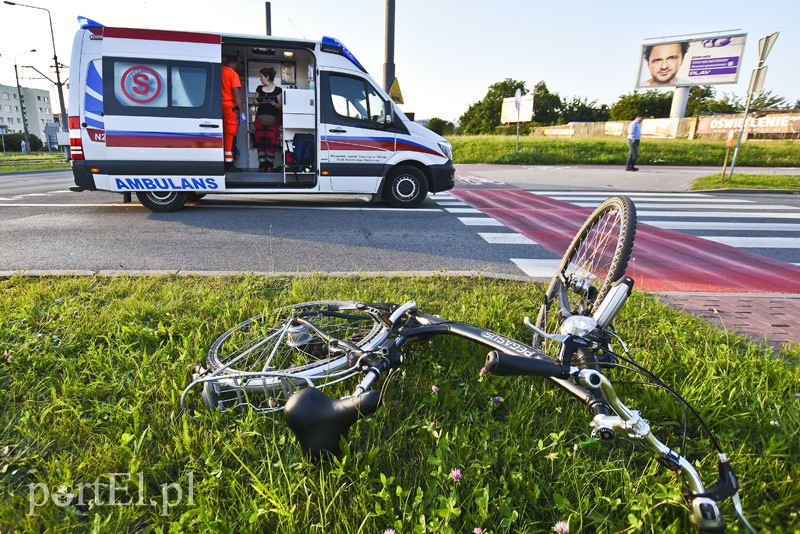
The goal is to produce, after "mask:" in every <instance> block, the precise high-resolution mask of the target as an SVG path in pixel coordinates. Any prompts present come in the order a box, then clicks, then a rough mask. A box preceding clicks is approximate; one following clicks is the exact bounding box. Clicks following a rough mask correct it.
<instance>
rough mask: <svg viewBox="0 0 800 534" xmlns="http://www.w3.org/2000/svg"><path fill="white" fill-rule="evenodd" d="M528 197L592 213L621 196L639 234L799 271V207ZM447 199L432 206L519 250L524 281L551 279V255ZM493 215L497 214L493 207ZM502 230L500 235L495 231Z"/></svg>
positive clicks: (549, 194) (656, 198) (580, 195)
mask: <svg viewBox="0 0 800 534" xmlns="http://www.w3.org/2000/svg"><path fill="white" fill-rule="evenodd" d="M528 193H531V194H533V195H537V196H540V197H546V198H548V199H553V200H556V201H561V202H567V203H569V204H572V205H574V206H577V207H580V208H585V209H594V208H595V207H596V206H597V205H599V204H600V203H601V202H602V201H603V200H605V199H606V198H608V197H609V196H612V195H626V196H628V197H630V198H631V200H633V202H634V204H635V205H636V211H637V219H638V222H639V225H640V231H641V229H642V228H646V226H644V225H647V226H649V227H652V228H650V230H653V231H659V230H664V231H673V232H679V233H682V234H688V235H691V236H694V237H696V238H700V239H703V240H707V241H712V242H715V243H719V244H721V245H727V246H730V247H734V248H737V249H741V250H745V251H748V252H751V253H755V254H758V255H761V256H765V257H767V258H770V259H772V260H777V261H780V262H785V263H790V264H794V265H800V207H797V206H791V205H788V204H786V205H784V204H780V203H770V204H765V203H758V202H754V201H751V200H747V199H742V198H725V197H720V196H718V195H713V194H708V193H700V192H698V193H656V192H646V193H643V192H618V191H614V192H608V191H567V190H540V191H537V190H533V191H528ZM458 194H459V193H458V191H453V192H451V194H437V195H436V196H435V197H433V200H434V201H435V202H437V204H438V205H439V207H440V208H442V209H444V210H446V211H447V212H449V213H452V214H453V215H455V216H456V217H458V219H459V220H460V221H461V222H462V223H463V224H464V225H465V226H469V227H471V228H473V229H475V231H476V232H477V234H478V235H479V236H480V237H481V238H482V239H483V240H484V241H486V243H487V244H489V245H492V244H503V245H520V253H519V255H518V257H512V258H509V260H510V261H511V262H513V263H514V264H515V265H517V267H518V268H519V269H520V270H522V271H523V272H525V273H526V274H527V275H529V276H532V277H536V278H547V277H549V276H552V273H553V272H554V270H555V269H556V268H557V267H558V263H559V256H558V254H556V253H555V252H554V251H553V253H548V251H544V252H542V250H541V248H539V249H538V251H537V252H536V255H535V256H536V257H530V256H531V251H533V250H536V249H533V248H532V247H531V246H530V245H532V244H533V245H535V244H536V242H535V241H534V240H533V239H531V238H530V237H529V236H525V235H522V234H521V233H518V232H515V231H514V230H513V229H511V228H508V227H507V226H506V225H505V224H503V223H502V222H501V221H499V220H497V219H495V218H494V217H492V216H491V210H486V211H489V214H487V213H484V212H482V211H481V210H479V209H477V208H475V207H473V206H472V205H470V204H469V203H467V202H466V201H465V200H462V199H461V198H459V197H458ZM498 209H502V208H501V207H498ZM501 227H503V228H505V231H502V230H501V229H500V228H501Z"/></svg>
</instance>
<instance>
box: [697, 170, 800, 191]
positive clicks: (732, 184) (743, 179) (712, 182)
mask: <svg viewBox="0 0 800 534" xmlns="http://www.w3.org/2000/svg"><path fill="white" fill-rule="evenodd" d="M691 189H692V190H698V189H782V190H794V191H800V175H796V174H793V175H789V174H785V175H782V174H736V173H734V174H733V178H732V179H728V173H726V174H725V176H724V177H723V176H722V173H717V174H710V175H708V176H701V177H700V178H698V179H697V180H695V182H694V183H693V184H692V187H691Z"/></svg>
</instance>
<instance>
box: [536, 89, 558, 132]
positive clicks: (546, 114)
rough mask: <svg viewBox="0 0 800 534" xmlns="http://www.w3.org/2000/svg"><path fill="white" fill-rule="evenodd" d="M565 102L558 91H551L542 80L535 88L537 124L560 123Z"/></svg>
mask: <svg viewBox="0 0 800 534" xmlns="http://www.w3.org/2000/svg"><path fill="white" fill-rule="evenodd" d="M562 106H563V103H562V102H561V97H560V96H558V93H551V92H550V91H549V90H548V89H547V84H546V83H544V81H541V82H539V83H537V84H536V86H535V87H534V88H533V121H534V122H535V123H537V124H543V125H550V124H558V121H559V118H560V117H561V108H562Z"/></svg>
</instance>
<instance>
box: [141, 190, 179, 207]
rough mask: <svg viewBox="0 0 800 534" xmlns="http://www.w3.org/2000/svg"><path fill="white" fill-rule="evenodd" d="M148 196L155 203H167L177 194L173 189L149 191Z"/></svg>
mask: <svg viewBox="0 0 800 534" xmlns="http://www.w3.org/2000/svg"><path fill="white" fill-rule="evenodd" d="M147 194H148V196H149V197H150V199H151V200H152V201H153V202H154V203H156V204H169V203H170V202H172V201H174V200H175V197H176V195H177V194H178V193H177V192H175V191H149V192H148V193H147Z"/></svg>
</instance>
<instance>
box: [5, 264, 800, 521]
mask: <svg viewBox="0 0 800 534" xmlns="http://www.w3.org/2000/svg"><path fill="white" fill-rule="evenodd" d="M541 291H542V288H541V286H539V285H536V284H530V283H524V282H519V281H501V280H490V279H482V278H458V277H448V276H445V275H442V276H441V277H436V278H371V277H367V278H363V277H358V276H352V277H343V278H329V277H323V276H318V277H310V278H304V277H298V278H288V277H286V278H260V277H240V278H239V277H236V278H200V277H189V278H181V277H168V276H164V277H142V278H137V277H116V278H104V277H75V278H72V277H60V278H57V277H53V278H41V279H34V278H25V277H13V278H9V279H3V280H0V356H2V359H0V406H2V410H0V487H2V492H0V530H2V531H4V532H5V531H14V532H16V531H19V532H41V531H50V532H75V531H98V532H124V531H146V532H154V531H158V532H161V531H167V530H169V531H174V532H208V531H220V532H298V533H306V532H337V533H338V532H346V533H349V532H367V533H381V532H383V531H384V530H385V529H387V528H394V529H395V530H396V531H397V532H401V533H406V532H459V533H460V532H472V530H473V529H474V528H475V527H481V528H483V529H484V532H492V533H499V532H549V531H551V530H552V527H553V525H554V524H555V523H556V522H557V521H560V520H564V521H568V522H569V524H570V530H571V532H573V533H574V532H616V531H622V530H625V529H629V528H630V527H635V529H634V528H630V530H628V532H632V531H634V530H635V531H636V532H673V533H682V532H687V531H688V530H689V524H688V521H687V515H686V511H685V509H684V508H685V505H684V504H683V500H682V497H681V496H680V481H679V480H678V479H676V478H674V477H673V476H671V475H670V474H669V473H668V472H666V471H665V470H664V469H663V468H661V467H660V466H659V465H658V463H657V462H655V461H654V460H653V459H652V458H651V457H650V456H649V455H648V454H647V453H645V452H643V451H642V449H640V448H638V447H637V446H636V445H635V444H632V443H629V442H627V441H624V440H620V441H619V442H618V443H617V444H616V446H614V447H606V446H601V445H598V444H593V443H592V442H590V441H589V440H588V434H589V432H590V427H589V418H588V417H587V414H586V410H585V408H584V407H583V406H581V405H580V404H579V403H578V402H576V401H574V400H573V399H571V398H569V397H568V396H567V395H566V394H565V393H564V392H562V391H561V390H559V389H557V388H555V387H553V386H552V385H550V384H549V383H548V382H546V381H543V380H538V379H527V378H506V377H488V378H483V379H481V376H480V373H479V369H480V367H481V365H482V362H483V359H484V357H485V350H484V349H481V348H480V347H477V346H475V345H471V344H468V343H466V342H463V341H461V340H455V339H449V338H436V339H435V340H434V341H433V342H432V343H420V344H418V345H415V346H414V347H413V348H412V350H410V351H408V352H407V354H406V365H405V366H404V367H403V369H402V372H399V373H395V374H394V375H392V376H391V377H390V378H389V379H388V381H387V383H386V387H385V395H384V405H383V407H382V408H381V409H380V410H379V411H378V413H377V414H376V415H374V416H373V417H371V418H369V419H366V420H364V421H361V422H359V423H358V424H357V425H355V427H354V428H353V429H352V430H351V433H350V436H349V440H348V441H347V443H346V444H345V449H346V451H347V454H346V455H345V456H344V457H343V458H341V459H339V460H336V461H331V462H328V463H324V464H322V465H316V464H313V463H310V462H308V461H306V460H305V459H304V458H303V457H302V456H301V454H300V453H299V451H298V448H297V447H296V445H295V443H294V440H293V438H292V437H291V436H290V433H289V431H288V430H287V428H286V427H285V426H284V424H283V421H282V417H281V415H280V414H278V415H273V416H259V415H255V414H253V413H243V414H240V416H238V417H234V416H233V415H230V414H218V413H210V412H208V411H206V410H205V409H203V408H199V409H198V410H197V412H196V413H195V414H194V415H195V416H196V419H192V418H190V417H189V416H187V415H185V414H183V413H181V412H180V410H179V407H178V401H179V396H180V394H181V391H182V390H183V388H184V387H185V386H186V385H187V384H188V382H189V379H190V377H189V371H188V370H187V366H188V365H189V364H191V363H193V362H198V361H202V360H203V359H204V354H205V351H206V350H207V348H208V346H209V345H210V344H211V342H212V341H213V340H214V339H215V338H216V337H217V336H218V335H220V334H221V333H222V332H224V331H225V330H226V329H227V328H228V327H230V326H232V325H234V324H236V323H237V322H238V321H240V320H242V319H244V318H247V317H249V316H251V315H254V314H256V313H258V312H259V311H261V310H263V309H265V308H272V307H275V306H279V305H284V304H287V303H292V302H298V301H308V300H314V299H320V298H330V299H336V298H339V299H361V300H367V301H387V300H388V301H395V302H402V301H405V300H406V299H409V298H414V299H416V300H417V302H418V303H419V304H420V307H421V308H423V309H425V310H426V311H429V312H432V313H439V314H442V315H443V316H446V317H449V318H452V319H457V320H465V321H469V322H474V323H478V324H481V325H484V326H489V327H491V328H492V329H494V330H496V331H498V332H500V333H503V334H506V335H509V336H512V337H518V338H519V339H523V340H525V339H529V338H530V332H529V331H528V330H527V329H526V328H525V327H524V326H523V325H522V317H523V316H524V315H526V314H530V313H531V312H532V310H534V309H535V307H536V304H537V302H538V301H539V299H540V298H541ZM617 326H618V328H619V330H620V331H621V333H622V335H623V337H624V338H625V339H626V340H628V342H629V343H630V347H631V349H632V353H633V355H634V356H635V357H636V358H637V359H638V360H639V361H640V362H641V363H642V364H644V365H645V366H647V367H650V368H652V369H653V370H654V371H655V372H656V373H658V374H660V375H662V376H663V377H664V379H665V380H666V381H667V382H668V383H670V384H674V385H675V386H676V387H677V388H678V389H679V390H680V391H681V392H682V393H683V394H684V395H685V396H686V397H688V398H689V399H690V400H691V401H692V402H693V403H694V405H695V406H696V407H697V408H698V409H699V410H700V412H701V413H702V414H703V415H705V416H706V417H707V418H708V421H709V422H710V424H711V427H712V428H713V430H714V431H715V432H716V433H717V436H718V438H719V439H720V440H721V442H722V444H723V447H724V449H725V450H726V451H727V452H728V455H729V457H730V458H731V461H732V464H733V466H734V468H735V469H736V471H737V474H738V475H739V478H740V480H741V482H742V497H743V502H744V506H745V510H746V512H747V513H748V516H749V518H750V520H751V522H753V523H754V524H755V526H756V527H757V528H759V529H762V530H763V531H773V532H792V531H796V530H797V529H798V528H800V519H798V517H797V512H798V509H800V485H798V484H797V480H799V479H800V472H799V471H798V466H799V465H800V408H799V407H798V404H799V403H800V399H798V398H797V396H796V393H798V392H800V371H799V370H798V366H797V363H798V360H800V350H799V349H798V347H786V349H785V350H784V351H783V352H782V354H781V355H780V356H778V355H776V354H774V353H773V352H772V351H771V350H770V349H765V348H764V347H762V346H760V345H757V344H754V343H752V342H750V341H749V340H748V339H747V338H744V337H740V336H738V335H733V334H731V333H726V332H723V331H720V330H716V329H713V328H711V327H710V326H709V325H708V324H707V323H705V322H704V321H702V320H701V319H700V318H698V317H695V316H691V315H688V314H684V313H679V312H677V311H674V310H670V309H668V308H665V307H664V306H661V305H660V304H658V303H657V301H656V300H655V299H654V298H653V297H650V296H648V295H645V294H643V293H638V292H637V293H634V296H633V297H632V299H631V301H630V302H629V304H628V305H627V307H626V309H625V310H624V311H623V313H622V314H621V317H620V320H619V324H618V325H617ZM616 376H618V377H626V375H625V374H624V373H623V374H622V375H616ZM432 385H437V386H438V387H439V392H438V393H436V394H434V393H433V392H432V391H431V386H432ZM619 390H620V392H621V395H622V398H623V400H624V401H626V402H628V403H629V404H630V405H631V406H632V407H634V408H638V409H642V410H643V412H644V416H645V417H647V418H648V419H650V421H651V424H652V425H653V427H654V429H655V431H656V432H657V434H658V435H660V436H663V437H664V439H668V440H669V442H670V444H671V445H673V446H678V445H679V436H678V434H679V432H678V428H677V427H676V423H675V422H676V421H679V419H680V411H679V410H678V408H677V406H675V404H674V403H671V402H668V400H667V398H666V396H665V395H664V394H663V392H660V391H658V390H655V389H653V388H645V387H642V386H636V385H628V386H619ZM345 391H346V388H342V389H340V390H339V391H338V392H337V393H340V394H343V393H344V392H345ZM495 396H497V397H500V398H502V401H501V402H500V403H499V404H495V403H494V402H493V400H492V399H493V397H495ZM432 422H433V423H435V428H433V429H432V428H431V423H432ZM696 429H697V425H694V424H693V425H692V431H691V433H690V438H689V443H690V451H689V457H690V458H691V460H692V461H695V462H698V465H700V466H701V467H702V468H701V473H703V475H704V477H705V478H706V479H708V480H709V481H710V480H711V479H712V478H713V477H714V476H715V473H714V471H715V467H714V459H713V454H712V451H711V450H710V449H709V446H708V442H707V439H706V437H705V436H704V435H703V434H702V433H699V432H698V431H697V430H696ZM452 469H460V470H461V472H462V475H463V478H462V480H461V481H460V482H458V483H456V482H454V481H453V480H452V479H451V478H450V476H449V475H450V472H451V470H452ZM110 473H128V475H127V476H126V475H116V477H117V480H116V488H117V490H118V494H117V495H116V502H117V503H120V502H130V504H129V505H126V506H121V505H117V506H110V505H108V502H109V499H110V495H109V494H108V487H106V486H102V485H101V484H107V483H108V482H109V477H110V476H112V475H109V474H110ZM95 481H97V485H95V486H92V484H93V483H95ZM190 481H191V484H192V486H191V497H192V501H191V503H189V497H188V494H189V482H190ZM37 484H40V485H37ZM168 484H173V486H165V485H168ZM84 485H86V486H84ZM82 486H83V487H84V489H85V490H86V493H85V496H84V502H83V504H78V503H77V497H75V498H73V502H72V504H70V505H65V506H57V505H56V504H54V503H53V500H52V496H51V499H50V500H49V501H47V504H43V505H42V506H36V507H34V509H33V515H29V511H30V506H31V502H33V503H34V504H37V503H40V502H44V501H45V499H44V489H43V488H45V487H47V488H49V489H51V490H52V492H54V493H55V492H57V491H58V490H57V488H59V487H61V488H62V489H63V491H64V492H66V493H69V492H77V490H76V488H80V487H82ZM177 487H180V488H181V491H182V492H183V493H184V495H183V499H182V500H181V502H180V503H177V501H178V499H177ZM95 488H96V489H97V490H98V497H99V500H98V502H95V501H94V500H93V496H94V494H95V491H94V490H95ZM121 488H124V489H121ZM163 488H168V489H170V491H171V493H169V494H168V497H169V498H170V499H172V501H173V502H176V504H175V505H174V506H166V507H164V506H162V501H161V495H162V491H163ZM31 489H33V490H34V494H33V501H31V497H30V494H31ZM140 492H141V493H140ZM140 494H141V495H142V496H143V497H144V501H143V503H142V504H141V505H137V503H138V502H139V495H140ZM56 499H64V500H63V501H59V502H65V501H68V500H69V499H68V498H67V497H63V496H61V497H56ZM150 499H157V500H156V501H155V505H153V506H150V505H148V504H147V503H149V502H150ZM724 511H725V513H726V516H727V517H728V518H729V519H732V518H733V513H732V509H731V506H730V504H729V503H728V504H726V505H725V507H724ZM162 512H164V515H161V513H162ZM732 527H733V529H732V530H734V531H735V530H736V529H737V528H738V525H737V524H736V523H733V525H732Z"/></svg>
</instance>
